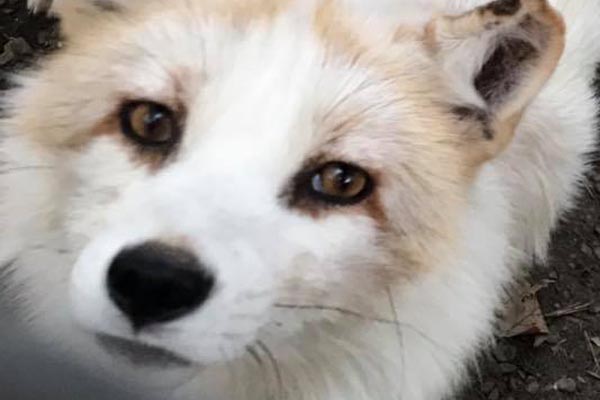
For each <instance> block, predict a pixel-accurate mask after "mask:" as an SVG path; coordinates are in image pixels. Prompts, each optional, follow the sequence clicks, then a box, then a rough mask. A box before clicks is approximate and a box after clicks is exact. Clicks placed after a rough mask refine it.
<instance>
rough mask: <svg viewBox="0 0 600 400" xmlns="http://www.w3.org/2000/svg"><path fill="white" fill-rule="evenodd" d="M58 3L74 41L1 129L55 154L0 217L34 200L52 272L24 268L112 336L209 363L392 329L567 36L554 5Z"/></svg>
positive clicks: (92, 330)
mask: <svg viewBox="0 0 600 400" xmlns="http://www.w3.org/2000/svg"><path fill="white" fill-rule="evenodd" d="M57 12H58V13H59V14H60V16H61V18H62V20H63V22H62V23H63V27H64V31H65V35H66V46H65V48H64V49H63V50H61V51H60V52H59V53H57V54H56V55H54V56H52V57H51V58H50V59H48V60H46V61H45V62H44V63H43V66H42V68H41V69H39V70H38V71H35V72H31V73H29V74H28V75H26V76H24V77H23V78H22V80H21V82H20V83H21V87H20V88H19V89H17V90H16V91H15V92H14V93H13V94H12V96H11V99H10V101H9V111H8V112H9V117H8V118H7V119H6V120H5V121H4V129H5V130H6V131H7V132H9V134H10V135H11V136H14V137H15V139H9V141H11V140H12V141H14V143H15V144H13V145H12V146H14V148H17V147H18V148H19V149H20V150H19V156H18V157H19V159H18V160H13V161H14V162H15V163H23V162H24V161H23V160H24V159H26V158H27V157H29V158H31V159H32V160H33V159H34V160H37V161H38V162H39V160H44V166H45V169H43V170H40V172H39V173H38V175H37V178H35V179H37V181H36V182H37V183H36V185H34V186H35V188H33V187H28V188H26V189H24V190H25V191H27V190H30V191H32V192H33V194H34V195H33V196H26V195H24V194H22V193H23V192H21V194H18V193H17V191H13V190H12V189H11V190H10V192H14V193H11V194H9V195H8V196H7V200H6V201H5V204H7V206H6V207H4V208H5V209H6V210H9V211H7V212H6V214H7V216H6V217H4V218H5V219H7V220H9V221H10V220H11V218H10V216H9V215H10V214H11V211H10V210H15V209H20V208H24V207H27V208H28V209H30V210H32V209H33V210H36V213H35V217H34V218H33V217H32V218H31V219H32V221H30V222H31V224H30V225H31V226H33V225H35V226H36V227H37V228H35V229H34V228H27V229H29V230H25V228H22V226H24V225H27V224H24V221H23V220H22V219H19V220H18V221H14V222H13V226H14V229H15V231H19V232H28V234H29V233H31V232H37V233H35V234H33V233H32V235H34V236H35V235H37V234H38V233H39V232H42V231H43V232H48V231H51V232H53V234H54V235H56V236H57V237H58V239H57V241H58V242H59V243H60V245H57V249H59V250H60V252H59V253H60V257H61V258H60V259H61V261H60V263H59V264H60V265H56V266H53V267H52V268H51V271H50V270H49V269H44V268H43V267H39V266H38V267H37V269H36V270H35V272H32V271H28V272H25V273H24V275H29V274H40V275H43V276H46V275H48V276H50V275H52V278H48V279H49V280H51V281H52V286H53V289H52V290H53V291H54V293H56V298H57V300H56V301H59V302H65V303H68V304H69V307H70V310H71V311H70V315H72V316H73V320H74V321H75V325H76V326H78V327H80V328H81V329H82V331H84V332H87V334H89V336H90V337H93V338H95V339H94V340H95V341H96V342H98V343H99V345H100V346H106V347H119V346H121V347H122V345H123V343H124V342H128V343H129V342H131V343H137V344H136V346H138V347H144V348H147V349H150V348H151V349H154V350H152V351H153V352H154V354H155V355H157V354H158V353H159V352H160V354H161V355H163V356H165V357H166V358H168V359H169V360H171V361H174V362H175V361H177V362H178V363H180V364H181V363H190V364H195V365H204V366H205V365H211V364H214V363H222V362H225V361H228V360H232V359H236V358H238V357H241V355H243V354H250V355H252V348H253V346H255V345H257V344H261V343H269V344H270V345H271V346H273V347H274V348H279V347H281V348H283V349H288V350H287V351H291V350H290V349H293V348H294V346H296V344H295V343H297V341H298V337H300V336H301V335H302V334H303V333H304V332H306V331H310V330H314V329H317V328H315V327H320V328H322V329H323V331H327V330H328V329H330V327H332V326H337V325H343V326H345V327H348V329H352V326H354V325H356V324H361V323H364V322H365V321H370V323H375V324H378V323H380V324H383V325H386V324H387V325H391V327H390V328H389V329H395V325H394V321H396V322H397V319H398V318H400V319H401V317H402V316H401V315H400V316H398V315H395V312H394V307H393V302H392V303H391V304H392V305H391V306H390V296H391V297H396V296H397V297H398V301H400V302H401V301H402V300H401V299H402V293H403V291H405V290H409V288H410V287H411V285H413V283H414V282H415V281H418V280H420V279H422V278H423V277H425V276H428V275H430V274H435V273H436V271H438V270H439V269H443V268H444V263H445V261H446V260H448V259H450V258H452V257H453V256H454V255H455V254H456V252H457V251H458V250H457V246H458V245H457V244H456V238H458V237H460V228H459V227H460V224H461V221H463V220H464V218H466V210H467V207H468V202H469V194H470V190H471V188H472V185H473V184H474V182H475V181H476V180H477V176H478V174H479V171H480V169H481V168H482V166H483V165H485V163H486V162H487V161H489V160H491V159H493V158H494V157H495V156H496V155H498V154H500V153H501V152H502V151H503V150H504V149H505V148H506V146H507V145H508V144H509V143H510V140H511V138H512V135H513V134H514V130H515V127H516V125H517V124H518V122H519V120H520V117H521V114H522V112H523V109H524V107H526V105H527V104H528V103H529V102H530V101H531V99H532V98H534V97H535V95H536V94H537V92H538V91H539V90H540V88H541V87H542V85H543V84H544V83H545V82H546V80H547V79H548V77H549V76H550V74H551V73H552V71H553V69H554V67H555V66H556V63H557V62H558V59H559V58H560V55H561V52H562V47H563V33H564V29H563V26H562V21H561V19H560V17H559V16H558V14H557V13H556V12H555V11H553V9H552V8H551V7H550V6H549V5H548V4H547V3H546V2H545V1H497V2H494V3H491V4H489V5H483V6H480V7H478V8H475V9H474V10H473V11H471V12H468V13H466V14H460V15H450V16H442V17H436V18H433V17H432V18H431V19H430V20H429V22H427V23H425V24H421V25H419V26H417V27H414V26H409V25H406V26H405V25H398V24H394V23H392V24H389V23H385V24H383V23H382V24H377V23H373V22H372V20H369V19H367V18H364V17H363V16H362V14H360V13H358V12H357V11H356V10H355V9H354V8H353V7H352V6H348V7H346V6H343V5H342V4H338V3H337V2H329V1H323V2H319V1H316V2H292V1H269V0H252V1H247V2H237V1H226V2H218V1H200V0H199V1H179V0H176V1H171V2H169V5H168V7H165V6H164V4H162V5H161V4H160V2H157V1H150V2H142V1H129V2H122V3H121V2H95V3H94V2H85V3H84V2H78V1H77V2H76V1H63V2H62V3H58V4H57ZM370 21H371V22H370ZM6 158H8V159H11V158H15V156H14V153H13V154H7V155H6ZM15 179H20V178H15ZM42 181H43V183H42ZM32 182H33V181H32ZM10 185H12V186H11V187H15V185H17V186H19V187H22V186H28V185H27V183H25V185H24V183H23V182H20V183H16V182H12V183H11V184H10ZM25 198H32V200H24V199H25ZM24 202H25V203H24ZM33 220H35V221H33ZM30 225H28V226H30ZM40 227H42V228H40ZM40 235H41V234H40ZM21 236H25V234H23V233H22V234H21ZM29 237H31V236H29ZM15 246H16V245H15ZM57 251H58V250H57ZM19 274H20V273H19V272H17V273H16V275H17V276H18V275H19ZM49 280H44V279H37V280H36V281H35V282H36V283H31V284H30V288H29V290H31V292H32V293H38V292H42V291H43V290H42V289H41V287H36V285H39V286H45V285H48V284H49V283H48V282H49ZM392 293H393V296H392ZM35 297H36V295H35V294H32V298H34V299H35ZM33 301H36V300H33ZM39 301H40V302H43V301H42V300H41V299H39ZM50 304H51V303H48V307H47V308H45V307H44V306H41V307H40V308H41V309H42V310H49V309H50V308H52V309H56V308H57V307H55V304H52V306H50ZM61 309H63V310H64V308H62V307H61ZM382 310H383V311H382ZM63 312H64V311H63ZM55 313H56V312H53V313H52V314H53V315H54V314H55ZM65 318H66V317H65ZM42 319H43V318H42ZM67 319H68V318H67ZM119 343H121V344H119ZM159 349H160V350H159ZM282 351H284V350H282ZM284 352H285V351H284ZM282 357H285V356H282ZM289 357H292V356H291V355H290V356H289Z"/></svg>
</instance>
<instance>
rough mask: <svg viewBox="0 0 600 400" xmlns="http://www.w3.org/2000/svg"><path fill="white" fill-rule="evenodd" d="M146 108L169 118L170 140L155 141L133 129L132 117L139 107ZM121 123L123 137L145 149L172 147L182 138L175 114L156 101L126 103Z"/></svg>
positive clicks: (122, 110) (120, 112)
mask: <svg viewBox="0 0 600 400" xmlns="http://www.w3.org/2000/svg"><path fill="white" fill-rule="evenodd" d="M144 106H147V107H149V109H150V110H151V111H154V112H155V113H157V114H162V115H163V116H164V117H165V118H168V120H169V123H170V124H171V129H172V134H171V135H170V137H169V139H168V140H161V141H153V140H149V139H147V138H146V137H144V136H143V135H140V134H138V132H136V130H135V129H134V127H133V124H132V121H131V117H132V115H133V113H134V112H135V111H136V109H137V108H138V107H144ZM119 123H120V128H121V132H122V133H123V135H125V136H126V137H127V138H128V139H130V140H132V141H134V142H136V143H137V144H140V145H142V146H145V147H155V148H166V147H172V146H173V145H174V144H175V143H177V142H178V141H179V139H180V137H181V128H180V126H179V124H178V121H177V118H176V116H175V113H174V112H173V111H172V110H171V109H170V108H169V107H167V106H165V105H163V104H160V103H156V102H154V101H146V100H136V101H130V102H127V103H125V104H124V105H123V106H122V107H121V110H120V111H119Z"/></svg>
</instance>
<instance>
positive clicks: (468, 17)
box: [426, 0, 565, 164]
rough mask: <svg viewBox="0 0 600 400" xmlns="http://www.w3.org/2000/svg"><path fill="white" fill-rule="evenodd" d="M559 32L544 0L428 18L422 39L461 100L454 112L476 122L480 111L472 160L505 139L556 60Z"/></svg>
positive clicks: (501, 0) (503, 0)
mask: <svg viewBox="0 0 600 400" xmlns="http://www.w3.org/2000/svg"><path fill="white" fill-rule="evenodd" d="M564 35H565V28H564V24H563V20H562V18H561V16H560V15H559V14H558V13H557V12H556V11H555V10H554V9H553V8H552V7H551V6H550V5H549V3H548V1H547V0H497V1H494V2H491V3H488V4H487V5H483V6H481V7H477V8H475V9H474V10H472V11H470V12H467V13H464V14H461V15H452V16H440V17H437V18H435V19H434V20H432V21H431V22H430V24H429V25H428V27H427V37H426V43H427V44H428V45H429V46H430V48H431V50H432V51H433V53H434V55H435V56H436V57H437V58H438V59H439V62H440V63H441V65H442V69H443V72H444V73H445V75H446V79H447V81H448V82H449V83H448V85H449V86H450V87H451V88H453V89H454V91H455V94H456V95H457V96H458V97H459V98H462V101H463V102H464V104H465V105H464V106H460V107H458V108H457V109H458V110H459V112H458V115H459V116H460V118H463V119H465V118H471V119H475V120H477V121H478V122H482V121H483V116H485V121H486V123H485V124H482V123H480V124H479V125H481V126H485V130H484V131H482V132H481V135H480V139H481V140H479V141H477V140H470V141H469V142H470V147H471V148H470V152H471V153H472V158H473V162H474V164H480V163H482V162H483V161H486V160H488V159H490V158H493V157H495V156H496V155H497V154H499V153H500V152H501V151H502V150H503V149H504V148H505V147H506V146H507V145H508V143H510V141H511V140H512V137H513V135H514V131H515V128H516V126H517V125H518V123H519V121H520V119H521V116H522V114H523V112H524V110H525V109H526V107H527V106H528V105H529V104H530V103H531V102H532V101H533V99H535V97H536V96H537V95H538V93H539V92H540V90H541V89H542V88H543V86H544V84H545V83H546V81H547V80H548V79H549V78H550V76H551V75H552V73H553V71H554V70H555V68H556V66H557V65H558V62H559V60H560V57H561V55H562V52H563V49H564ZM467 110H477V112H472V111H469V112H467ZM470 139H473V138H472V137H470Z"/></svg>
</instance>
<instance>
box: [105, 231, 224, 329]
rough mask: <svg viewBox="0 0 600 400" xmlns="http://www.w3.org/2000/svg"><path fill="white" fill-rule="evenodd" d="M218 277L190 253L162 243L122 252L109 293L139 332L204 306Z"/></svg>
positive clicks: (111, 272)
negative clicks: (215, 277)
mask: <svg viewBox="0 0 600 400" xmlns="http://www.w3.org/2000/svg"><path fill="white" fill-rule="evenodd" d="M214 283H215V282H214V278H213V277H212V276H211V275H210V274H209V273H208V272H207V271H206V269H205V268H203V266H202V264H200V262H199V261H198V259H197V258H196V257H195V256H194V255H193V254H192V253H190V252H188V251H186V250H183V249H180V248H178V247H173V246H169V245H166V244H163V243H159V242H148V243H144V244H141V245H138V246H135V247H129V248H126V249H124V250H122V251H121V252H120V253H119V254H117V256H116V257H115V258H114V260H113V261H112V263H111V265H110V268H109V270H108V280H107V285H108V293H109V296H110V298H111V300H112V301H113V302H114V303H115V305H116V306H117V307H118V308H119V309H120V310H121V311H122V312H123V313H124V314H125V315H126V316H127V317H128V318H129V320H130V321H131V322H132V324H133V326H134V328H135V329H140V328H142V327H144V326H147V325H150V324H156V323H161V322H168V321H172V320H174V319H177V318H179V317H182V316H184V315H186V314H188V313H190V312H191V311H193V310H194V309H196V308H197V307H198V306H200V305H201V304H202V303H204V302H205V301H206V300H207V299H208V297H209V295H210V293H211V291H212V289H213V287H214Z"/></svg>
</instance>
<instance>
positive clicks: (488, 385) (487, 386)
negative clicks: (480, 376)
mask: <svg viewBox="0 0 600 400" xmlns="http://www.w3.org/2000/svg"><path fill="white" fill-rule="evenodd" d="M495 388H496V384H495V383H494V382H493V381H486V382H484V383H483V385H481V391H482V392H483V393H484V394H488V393H491V392H492V390H494V389H495Z"/></svg>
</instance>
